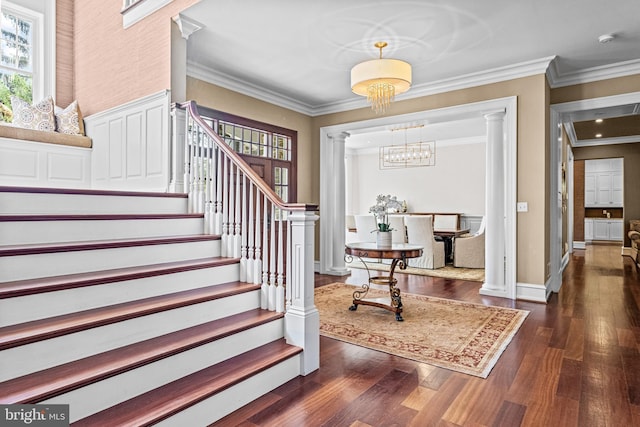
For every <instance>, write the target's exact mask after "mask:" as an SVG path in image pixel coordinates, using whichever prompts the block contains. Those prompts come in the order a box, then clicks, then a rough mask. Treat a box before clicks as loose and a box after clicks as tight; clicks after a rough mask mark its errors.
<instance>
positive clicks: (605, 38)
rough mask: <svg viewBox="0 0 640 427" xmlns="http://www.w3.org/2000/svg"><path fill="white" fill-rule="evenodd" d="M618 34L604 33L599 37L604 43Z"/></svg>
mask: <svg viewBox="0 0 640 427" xmlns="http://www.w3.org/2000/svg"><path fill="white" fill-rule="evenodd" d="M615 38H616V36H615V35H613V34H603V35H601V36H600V37H598V41H599V42H600V43H602V44H604V43H609V42H610V41H611V40H613V39H615Z"/></svg>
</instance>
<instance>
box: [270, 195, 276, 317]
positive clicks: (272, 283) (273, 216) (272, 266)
mask: <svg viewBox="0 0 640 427" xmlns="http://www.w3.org/2000/svg"><path fill="white" fill-rule="evenodd" d="M269 228H270V229H271V230H270V231H271V238H270V239H269V272H270V273H271V274H270V275H269V311H275V309H276V258H277V254H276V207H275V205H274V204H273V203H272V204H271V221H270V224H269Z"/></svg>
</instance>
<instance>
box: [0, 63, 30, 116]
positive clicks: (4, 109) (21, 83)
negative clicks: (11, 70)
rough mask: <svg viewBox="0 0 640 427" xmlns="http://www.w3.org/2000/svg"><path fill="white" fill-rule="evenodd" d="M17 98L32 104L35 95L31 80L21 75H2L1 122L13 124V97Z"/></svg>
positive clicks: (0, 94)
mask: <svg viewBox="0 0 640 427" xmlns="http://www.w3.org/2000/svg"><path fill="white" fill-rule="evenodd" d="M12 95H13V96H17V97H18V98H20V99H22V100H23V101H26V102H29V103H31V102H32V101H33V93H32V86H31V79H30V78H28V77H24V76H21V75H20V74H0V103H2V105H0V121H3V122H11V121H12V120H13V113H12V111H11V96H12Z"/></svg>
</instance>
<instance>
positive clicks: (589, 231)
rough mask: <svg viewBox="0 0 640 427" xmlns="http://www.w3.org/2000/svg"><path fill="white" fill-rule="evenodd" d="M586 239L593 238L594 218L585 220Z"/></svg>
mask: <svg viewBox="0 0 640 427" xmlns="http://www.w3.org/2000/svg"><path fill="white" fill-rule="evenodd" d="M584 240H585V241H590V240H593V220H592V219H589V218H586V219H585V220H584Z"/></svg>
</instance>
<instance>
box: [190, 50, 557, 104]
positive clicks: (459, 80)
mask: <svg viewBox="0 0 640 427" xmlns="http://www.w3.org/2000/svg"><path fill="white" fill-rule="evenodd" d="M554 58H555V56H551V57H547V58H542V59H536V60H533V61H527V62H521V63H519V64H514V65H509V66H505V67H499V68H493V69H491V70H486V71H482V72H477V73H470V74H465V75H462V76H459V77H453V78H449V79H443V80H438V81H436V82H432V83H425V84H420V85H415V86H413V87H412V88H411V89H410V90H409V91H408V92H406V93H404V94H402V95H399V96H396V101H395V102H398V101H402V100H405V99H413V98H419V97H422V96H427V95H435V94H438V93H443V92H450V91H454V90H459V89H466V88H469V87H474V86H480V85H485V84H491V83H497V82H501V81H504V80H512V79H517V78H521V77H528V76H532V75H536V74H544V73H545V72H546V70H547V68H548V67H549V64H550V63H551V62H552V61H553V59H554ZM187 74H188V75H189V76H191V77H194V78H197V79H200V80H204V81H206V82H208V83H212V84H215V85H218V86H221V87H223V88H226V89H229V90H233V91H235V92H238V93H241V94H243V95H247V96H251V97H253V98H257V99H260V100H262V101H265V102H269V103H271V104H275V105H278V106H280V107H283V108H288V109H291V110H294V111H297V112H298V113H302V114H307V115H309V116H320V115H323V114H331V113H340V112H343V111H348V110H355V109H358V108H367V107H368V104H367V102H366V100H365V99H364V98H358V99H348V100H344V101H338V102H333V103H329V104H323V105H319V106H312V105H309V104H306V103H303V102H300V101H298V100H296V99H293V98H290V97H286V96H283V95H281V94H279V93H277V92H275V91H273V90H270V89H265V88H262V87H260V86H257V85H255V84H253V83H249V82H246V81H243V80H241V79H238V78H236V77H233V76H230V75H228V74H225V73H220V72H218V71H215V70H212V69H210V68H208V67H204V66H202V65H201V64H196V63H194V62H192V61H188V62H187Z"/></svg>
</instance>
